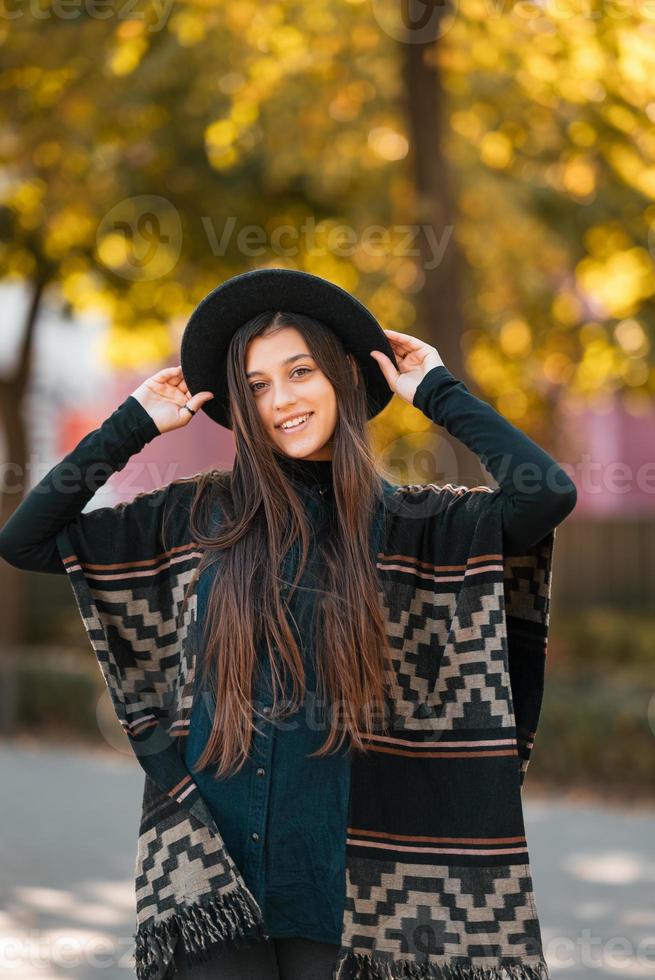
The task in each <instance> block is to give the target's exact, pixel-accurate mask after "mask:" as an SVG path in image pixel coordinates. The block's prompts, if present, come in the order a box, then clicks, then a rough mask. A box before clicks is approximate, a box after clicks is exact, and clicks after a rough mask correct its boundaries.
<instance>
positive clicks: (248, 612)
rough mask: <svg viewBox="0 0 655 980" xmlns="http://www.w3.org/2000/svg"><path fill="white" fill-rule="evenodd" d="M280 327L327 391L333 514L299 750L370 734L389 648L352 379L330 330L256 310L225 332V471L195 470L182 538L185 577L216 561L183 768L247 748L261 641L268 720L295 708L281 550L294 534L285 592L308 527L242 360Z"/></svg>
mask: <svg viewBox="0 0 655 980" xmlns="http://www.w3.org/2000/svg"><path fill="white" fill-rule="evenodd" d="M285 326H294V327H296V328H297V329H298V330H299V332H300V333H301V334H302V335H303V337H304V338H305V340H306V342H307V345H308V348H309V350H310V352H311V354H312V355H313V357H314V358H315V360H316V362H317V364H318V366H319V367H320V368H321V370H322V371H323V373H324V374H325V375H326V377H327V378H328V379H329V381H330V382H331V383H332V385H333V386H334V389H335V394H336V398H337V423H336V428H335V431H334V436H333V455H332V476H333V492H334V502H335V515H336V519H335V526H334V528H333V530H332V533H330V534H329V535H327V538H328V540H327V542H326V544H325V545H324V546H323V550H322V552H321V561H320V569H321V576H322V580H321V588H320V589H319V590H318V591H317V594H316V603H317V608H316V636H315V650H316V679H317V698H319V699H321V698H322V699H324V703H327V704H328V705H329V707H330V710H329V712H328V713H329V715H330V729H329V734H328V737H327V739H326V741H325V742H324V744H323V745H322V746H321V748H320V749H319V750H318V751H317V752H315V753H313V755H316V756H323V755H327V754H328V753H329V752H330V751H332V750H333V751H338V749H339V748H340V747H341V745H342V744H343V742H344V740H345V739H346V738H348V737H349V738H350V746H351V747H352V748H354V749H359V750H363V749H364V742H363V740H362V738H361V735H360V732H364V733H371V732H373V731H375V730H376V724H377V722H378V721H379V717H380V712H382V713H384V710H385V709H384V704H385V690H386V687H385V685H386V682H387V680H388V678H389V674H388V670H389V666H390V661H389V659H388V657H389V649H388V645H387V639H386V634H385V630H384V617H383V612H382V608H381V605H380V600H379V595H378V580H377V575H376V568H375V556H374V555H373V554H372V551H371V546H370V533H371V527H372V520H373V516H374V513H375V511H376V509H377V506H378V503H379V501H380V499H381V495H382V483H381V479H380V474H379V473H378V470H377V468H376V465H375V462H374V458H373V453H372V450H371V446H370V443H369V439H368V432H367V421H368V418H367V414H366V400H365V398H366V396H365V386H364V383H363V379H362V376H361V374H360V373H359V369H358V367H357V365H356V361H355V359H354V358H352V359H351V358H349V357H348V355H347V352H346V350H345V348H344V346H343V344H342V342H341V340H340V339H339V337H338V336H337V335H336V334H335V333H334V332H333V331H332V330H330V329H328V328H327V327H325V326H324V325H323V324H322V323H321V322H320V321H318V320H316V319H314V318H311V317H309V316H305V315H301V314H297V313H282V312H265V313H261V314H259V315H258V316H256V317H254V318H253V319H252V320H249V321H248V322H247V323H245V324H244V325H243V326H242V327H240V328H239V330H237V331H236V332H235V333H234V335H233V337H232V339H231V342H230V345H229V348H228V358H227V383H228V393H229V401H230V411H231V417H232V427H233V432H234V438H235V443H236V457H235V462H234V467H233V469H232V470H231V471H220V470H212V471H209V472H206V473H202V474H201V476H200V480H199V484H198V488H197V491H196V493H195V496H194V499H193V502H192V505H191V510H190V518H189V526H190V529H191V532H192V534H193V538H194V540H195V541H197V542H198V544H200V545H201V546H202V547H203V548H204V549H205V550H204V554H203V557H202V559H201V562H200V565H199V574H200V573H202V572H203V571H204V570H205V569H206V568H208V567H209V566H210V565H212V564H213V563H217V564H218V568H217V569H216V574H215V575H214V577H213V582H212V585H211V590H210V594H209V598H208V601H207V616H206V619H205V622H204V623H201V624H198V625H199V636H200V640H199V643H200V647H199V661H200V669H201V671H202V674H201V678H200V680H201V684H202V687H201V689H202V690H206V688H205V684H207V683H209V678H210V677H212V680H211V683H212V684H213V686H214V689H215V691H216V710H215V713H214V719H213V724H212V729H211V734H210V737H209V739H208V742H207V745H206V746H205V749H204V751H203V753H202V755H201V756H200V758H199V759H198V760H197V761H196V763H195V766H194V772H195V771H198V770H200V769H203V768H205V767H206V766H207V765H209V764H210V763H214V762H215V763H217V764H218V769H217V770H216V773H215V775H216V778H218V777H220V776H223V775H226V774H228V773H229V774H231V772H236V771H238V770H239V769H240V768H241V766H242V765H243V764H244V762H245V761H246V758H247V756H248V752H249V748H250V743H251V736H252V731H253V721H252V715H253V711H254V713H255V714H259V712H258V711H257V707H256V706H253V704H252V684H253V679H254V673H255V671H256V669H257V666H258V660H259V657H258V653H257V648H258V645H259V643H260V641H261V640H262V639H263V640H264V642H265V644H266V649H267V650H268V658H269V663H270V667H271V671H272V675H271V676H272V688H273V707H272V711H271V716H270V717H277V718H284V717H286V715H287V714H291V713H293V712H295V711H296V710H298V707H299V705H298V703H297V698H298V697H299V698H300V699H301V700H302V699H304V697H305V675H304V669H303V663H302V656H301V652H300V650H299V649H298V644H297V643H296V641H295V638H294V636H293V632H292V630H291V629H290V626H289V623H288V621H287V616H286V614H285V605H284V603H283V601H282V599H281V596H280V590H279V586H280V582H281V577H280V571H281V563H282V561H283V558H284V556H285V555H286V553H287V550H288V549H289V548H290V547H291V546H292V544H293V543H294V542H295V541H296V540H300V542H301V555H300V561H299V566H298V569H297V573H296V578H295V579H294V582H293V585H292V589H293V588H295V586H296V585H297V583H298V580H299V579H300V576H301V574H302V571H303V569H304V567H305V564H306V562H307V559H308V553H309V544H310V540H311V534H312V528H311V524H310V523H309V521H308V518H307V515H306V512H305V508H304V505H303V502H302V499H301V497H300V496H299V495H298V493H297V491H296V489H295V488H294V486H293V484H292V483H291V482H290V480H289V479H288V477H287V474H286V473H285V471H284V469H283V468H282V467H280V466H279V465H278V463H277V461H276V449H275V447H274V445H273V443H272V442H271V441H270V439H269V437H268V435H267V433H266V430H265V428H264V426H263V423H262V421H261V418H260V416H259V412H258V409H257V406H256V403H255V400H254V399H253V397H252V391H251V390H250V387H249V385H248V382H247V379H246V367H245V364H246V350H247V347H248V344H249V342H250V341H251V340H252V339H253V338H254V337H257V336H261V335H264V334H266V335H268V334H271V333H274V332H275V331H276V330H278V329H280V328H282V327H285ZM353 370H355V371H357V374H358V383H357V384H354V383H353V380H354V377H353ZM216 506H218V511H219V513H220V521H219V522H218V524H217V525H216V521H215V515H216V510H215V507H216ZM212 515H213V517H214V526H213V527H212V526H210V525H211V521H212ZM280 668H281V672H280ZM288 678H290V679H291V682H292V697H291V702H290V703H288V710H287V712H286V713H285V712H284V710H282V712H278V692H279V694H280V695H281V696H282V697H284V696H285V695H286V691H285V685H286V682H287V680H288ZM319 703H320V702H319Z"/></svg>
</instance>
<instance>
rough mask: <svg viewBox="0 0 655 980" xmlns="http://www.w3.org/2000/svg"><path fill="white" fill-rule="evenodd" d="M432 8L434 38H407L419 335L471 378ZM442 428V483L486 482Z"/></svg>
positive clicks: (407, 105)
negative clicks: (444, 446) (416, 40)
mask: <svg viewBox="0 0 655 980" xmlns="http://www.w3.org/2000/svg"><path fill="white" fill-rule="evenodd" d="M433 14H435V16H433V19H432V25H431V29H430V30H431V36H430V38H429V39H427V38H426V36H425V27H424V26H423V27H422V28H421V38H422V39H423V40H424V43H414V41H412V35H411V32H410V33H409V34H408V41H407V42H405V43H404V44H402V60H403V78H404V83H405V84H404V95H405V112H406V116H407V121H408V126H407V130H408V135H409V139H410V153H411V163H412V166H413V172H414V185H415V188H416V209H415V216H414V220H415V222H416V223H417V224H418V225H419V227H420V234H419V235H418V240H419V242H420V256H419V258H418V262H419V272H420V274H421V277H422V282H423V285H422V288H421V290H420V292H419V293H418V294H417V299H418V314H419V325H420V328H421V336H422V338H423V339H425V340H426V341H427V342H428V343H430V344H432V345H433V346H434V347H436V349H437V350H438V351H439V353H440V355H441V357H442V359H443V362H444V364H445V366H446V367H447V368H448V370H449V371H451V373H452V374H454V375H455V376H456V377H458V378H461V379H462V380H464V381H466V377H465V368H464V357H463V352H462V346H461V339H462V333H463V318H462V312H461V305H460V266H461V256H460V253H459V250H458V248H457V244H456V242H455V234H454V231H455V207H454V206H453V200H452V193H451V190H450V186H449V180H448V169H447V166H446V161H445V159H444V155H443V152H442V146H441V138H442V133H443V131H444V129H445V121H444V120H445V112H444V96H443V91H442V86H441V80H440V75H439V68H438V64H437V59H436V53H437V44H438V40H437V38H438V36H439V20H440V14H439V11H435V10H433ZM426 228H427V232H426V230H425V229H426ZM437 243H438V247H437V248H436V249H435V245H436V244H437ZM435 252H436V254H435ZM439 434H440V436H441V437H442V438H443V439H444V440H445V441H446V443H447V444H448V447H447V449H445V452H444V457H443V458H444V460H446V466H445V480H444V482H453V483H461V484H466V485H469V486H474V485H476V484H479V483H487V482H488V478H487V476H486V474H485V472H484V470H483V469H482V466H481V464H480V461H479V459H478V457H477V456H476V455H475V454H474V453H472V452H471V451H470V450H469V449H467V448H466V446H464V444H463V443H462V442H460V441H459V439H455V438H454V437H453V436H451V435H450V434H449V433H448V432H447V431H446V430H445V429H440V431H439ZM442 468H443V467H442V465H441V463H439V464H438V465H437V466H436V467H435V469H436V470H437V471H440V470H441V469H442Z"/></svg>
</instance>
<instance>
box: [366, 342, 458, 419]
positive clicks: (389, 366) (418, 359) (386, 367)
mask: <svg viewBox="0 0 655 980" xmlns="http://www.w3.org/2000/svg"><path fill="white" fill-rule="evenodd" d="M384 332H385V334H386V335H387V339H388V341H389V343H390V344H391V347H392V348H393V352H394V354H395V355H396V359H397V361H398V366H399V368H400V370H399V371H397V370H396V368H395V367H394V364H393V362H392V361H391V360H390V358H388V357H387V355H386V354H383V353H382V351H379V350H372V351H371V357H374V358H375V360H376V361H377V362H378V364H379V365H380V370H381V371H382V374H383V375H384V376H385V378H386V379H387V381H388V382H389V387H390V388H391V390H392V391H393V392H395V393H396V394H397V395H400V397H401V398H403V399H404V400H405V401H406V402H409V404H410V405H411V404H412V403H413V401H414V395H415V394H416V389H417V388H418V386H419V384H420V382H421V381H422V380H423V378H424V377H425V375H426V374H427V373H428V371H431V370H432V368H433V367H439V365H443V366H444V367H445V365H444V363H443V361H442V360H441V356H440V355H439V352H438V351H437V349H436V347H431V346H430V344H426V343H425V342H424V341H423V340H419V339H418V338H417V337H411V336H410V335H409V334H408V333H398V331H397V330H385V331H384Z"/></svg>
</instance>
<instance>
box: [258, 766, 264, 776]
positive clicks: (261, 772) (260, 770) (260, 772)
mask: <svg viewBox="0 0 655 980" xmlns="http://www.w3.org/2000/svg"><path fill="white" fill-rule="evenodd" d="M265 772H266V770H265V769H262V767H261V766H260V767H259V769H258V770H257V775H258V776H263V775H264V773H265Z"/></svg>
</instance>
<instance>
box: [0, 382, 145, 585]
mask: <svg viewBox="0 0 655 980" xmlns="http://www.w3.org/2000/svg"><path fill="white" fill-rule="evenodd" d="M158 435H159V429H158V428H157V425H156V424H155V421H154V420H153V418H152V417H151V416H150V415H149V414H148V412H147V411H146V410H145V408H143V406H142V405H141V404H140V403H139V402H138V401H137V400H136V398H134V397H133V396H132V395H128V396H127V398H126V399H125V401H124V402H122V403H121V404H120V405H119V406H118V408H117V409H116V410H115V411H114V412H112V414H111V415H110V416H109V417H108V418H107V419H105V421H104V422H103V423H102V425H101V426H100V428H99V429H94V430H93V432H90V433H89V434H88V435H86V436H85V437H84V438H83V439H82V440H81V441H80V442H79V443H78V444H77V446H76V447H75V448H74V449H73V450H72V451H71V452H70V453H68V455H67V456H64V458H63V459H62V460H61V461H60V462H59V463H57V465H56V466H54V467H53V468H52V469H51V470H50V471H49V473H47V474H46V475H45V476H44V477H43V479H42V480H41V481H40V482H39V483H37V484H36V485H35V486H34V487H33V488H32V489H31V490H30V491H29V493H28V494H27V495H26V496H25V498H24V499H23V500H22V501H21V503H20V504H19V505H18V507H17V509H16V510H15V511H14V513H13V514H12V515H11V517H10V518H9V520H8V521H7V522H6V524H5V525H4V527H2V529H0V556H2V558H4V559H5V561H8V562H9V564H10V565H14V566H15V567H16V568H20V569H23V570H26V571H34V572H50V573H53V574H59V575H64V574H65V569H64V566H63V564H62V562H61V558H60V557H59V554H58V551H57V545H56V536H57V533H58V532H59V531H60V530H61V529H62V527H64V526H65V525H66V524H68V523H69V522H70V521H72V520H74V519H75V518H76V517H77V516H78V515H79V514H80V513H81V511H82V510H83V508H84V507H85V506H86V504H87V503H88V502H89V500H90V499H91V498H92V497H93V495H94V494H95V493H96V492H97V491H98V490H99V489H100V487H102V486H103V485H104V484H105V483H106V482H107V480H108V479H109V477H110V476H111V475H112V473H116V472H118V471H119V470H122V469H123V467H124V466H125V465H126V463H127V462H128V460H129V459H130V457H131V456H133V455H134V454H135V453H138V452H140V451H141V449H143V447H144V446H145V445H146V444H147V443H148V442H150V441H151V440H152V439H154V438H155V436H158Z"/></svg>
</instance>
